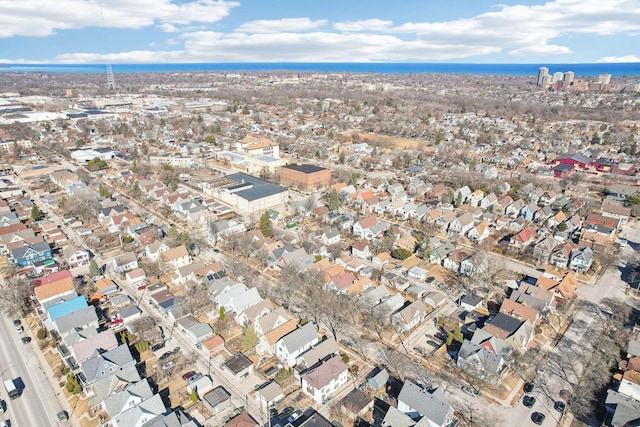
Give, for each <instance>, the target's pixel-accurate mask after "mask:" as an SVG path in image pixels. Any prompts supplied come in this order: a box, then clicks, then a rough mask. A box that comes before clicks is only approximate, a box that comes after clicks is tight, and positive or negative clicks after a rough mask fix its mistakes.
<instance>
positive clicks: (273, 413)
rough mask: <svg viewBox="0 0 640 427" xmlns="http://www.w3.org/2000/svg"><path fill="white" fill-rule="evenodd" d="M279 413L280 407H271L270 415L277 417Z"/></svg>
mask: <svg viewBox="0 0 640 427" xmlns="http://www.w3.org/2000/svg"><path fill="white" fill-rule="evenodd" d="M277 415H278V409H277V408H270V409H269V417H270V418H275V417H276V416H277Z"/></svg>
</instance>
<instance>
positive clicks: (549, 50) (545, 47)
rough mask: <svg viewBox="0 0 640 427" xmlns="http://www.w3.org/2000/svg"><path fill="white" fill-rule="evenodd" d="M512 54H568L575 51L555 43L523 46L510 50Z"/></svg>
mask: <svg viewBox="0 0 640 427" xmlns="http://www.w3.org/2000/svg"><path fill="white" fill-rule="evenodd" d="M509 53H510V54H511V55H516V56H528V55H566V54H568V53H573V51H572V50H571V49H569V48H568V47H566V46H558V45H555V44H541V45H535V46H526V47H521V48H520V49H513V50H511V51H509Z"/></svg>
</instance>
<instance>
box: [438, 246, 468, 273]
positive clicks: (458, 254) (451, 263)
mask: <svg viewBox="0 0 640 427" xmlns="http://www.w3.org/2000/svg"><path fill="white" fill-rule="evenodd" d="M470 256H471V250H470V249H467V248H459V249H455V250H454V251H453V252H451V253H450V254H449V256H448V257H446V258H445V259H444V261H443V262H442V266H443V267H444V268H446V269H448V270H451V271H454V272H458V271H460V264H461V263H462V261H463V260H465V259H467V258H469V257H470Z"/></svg>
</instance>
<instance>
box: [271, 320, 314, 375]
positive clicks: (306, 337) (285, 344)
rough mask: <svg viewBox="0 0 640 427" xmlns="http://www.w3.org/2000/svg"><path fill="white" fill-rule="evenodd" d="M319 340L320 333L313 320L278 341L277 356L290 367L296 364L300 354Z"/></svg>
mask: <svg viewBox="0 0 640 427" xmlns="http://www.w3.org/2000/svg"><path fill="white" fill-rule="evenodd" d="M317 342H318V333H317V331H316V328H315V326H313V324H312V323H311V322H309V323H305V324H304V325H302V326H301V327H299V328H298V329H296V330H295V331H293V332H291V333H289V334H287V335H285V336H284V337H282V338H281V339H280V340H278V342H277V343H276V346H275V349H276V357H277V358H278V359H279V360H280V361H281V362H282V363H284V364H285V365H286V366H288V367H293V366H295V364H296V359H297V358H298V356H299V355H301V354H302V353H304V352H305V351H307V350H308V349H310V348H311V347H312V346H313V345H315V344H316V343H317Z"/></svg>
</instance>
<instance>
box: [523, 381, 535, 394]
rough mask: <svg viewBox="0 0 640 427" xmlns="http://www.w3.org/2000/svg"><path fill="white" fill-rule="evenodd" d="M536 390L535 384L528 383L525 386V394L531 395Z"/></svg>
mask: <svg viewBox="0 0 640 427" xmlns="http://www.w3.org/2000/svg"><path fill="white" fill-rule="evenodd" d="M534 388H535V386H534V385H533V383H526V384H525V385H524V392H525V393H531V392H533V389H534Z"/></svg>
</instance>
